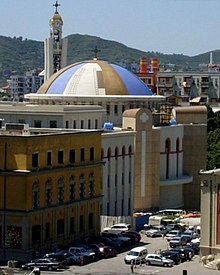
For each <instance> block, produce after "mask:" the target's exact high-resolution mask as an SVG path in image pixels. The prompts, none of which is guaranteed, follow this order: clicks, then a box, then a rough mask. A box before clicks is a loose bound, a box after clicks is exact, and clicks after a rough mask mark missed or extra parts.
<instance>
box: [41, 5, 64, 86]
mask: <svg viewBox="0 0 220 275" xmlns="http://www.w3.org/2000/svg"><path fill="white" fill-rule="evenodd" d="M53 6H54V7H55V12H54V15H53V17H52V18H51V19H50V38H47V39H46V40H45V44H44V52H45V59H44V64H45V65H44V66H45V75H44V81H46V80H47V79H48V78H49V77H50V76H51V75H52V74H54V73H56V72H57V71H59V70H60V69H61V68H63V67H65V66H66V65H67V38H65V39H63V38H62V28H63V19H62V17H61V15H60V14H59V12H58V7H59V6H60V4H59V3H58V1H56V3H55V4H53Z"/></svg>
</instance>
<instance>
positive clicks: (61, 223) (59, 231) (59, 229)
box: [57, 219, 64, 235]
mask: <svg viewBox="0 0 220 275" xmlns="http://www.w3.org/2000/svg"><path fill="white" fill-rule="evenodd" d="M63 234H64V219H62V220H58V221H57V235H63Z"/></svg>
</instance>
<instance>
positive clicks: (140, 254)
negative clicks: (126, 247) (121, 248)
mask: <svg viewBox="0 0 220 275" xmlns="http://www.w3.org/2000/svg"><path fill="white" fill-rule="evenodd" d="M147 254H148V250H147V248H146V246H138V247H135V248H132V249H131V250H130V251H129V252H128V254H127V255H126V256H125V258H124V262H125V263H126V264H131V261H133V263H134V264H139V263H144V262H145V257H146V256H147Z"/></svg>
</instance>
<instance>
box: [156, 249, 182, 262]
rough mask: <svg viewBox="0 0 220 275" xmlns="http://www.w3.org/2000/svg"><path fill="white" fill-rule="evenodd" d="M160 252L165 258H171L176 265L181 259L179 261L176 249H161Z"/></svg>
mask: <svg viewBox="0 0 220 275" xmlns="http://www.w3.org/2000/svg"><path fill="white" fill-rule="evenodd" d="M160 254H161V255H162V256H163V257H165V258H167V259H170V260H173V261H174V263H175V264H176V265H177V264H179V263H180V262H181V261H180V255H179V253H178V252H176V251H172V250H164V251H161V252H160Z"/></svg>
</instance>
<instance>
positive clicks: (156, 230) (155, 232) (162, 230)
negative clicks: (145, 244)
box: [145, 225, 167, 238]
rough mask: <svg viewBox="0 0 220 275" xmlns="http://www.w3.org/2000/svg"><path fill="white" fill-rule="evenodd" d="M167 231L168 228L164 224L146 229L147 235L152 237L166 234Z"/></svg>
mask: <svg viewBox="0 0 220 275" xmlns="http://www.w3.org/2000/svg"><path fill="white" fill-rule="evenodd" d="M166 233H167V229H166V227H164V226H162V225H155V226H152V227H151V228H150V229H148V230H146V231H145V234H146V235H147V237H151V238H154V237H160V236H164V235H166Z"/></svg>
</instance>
